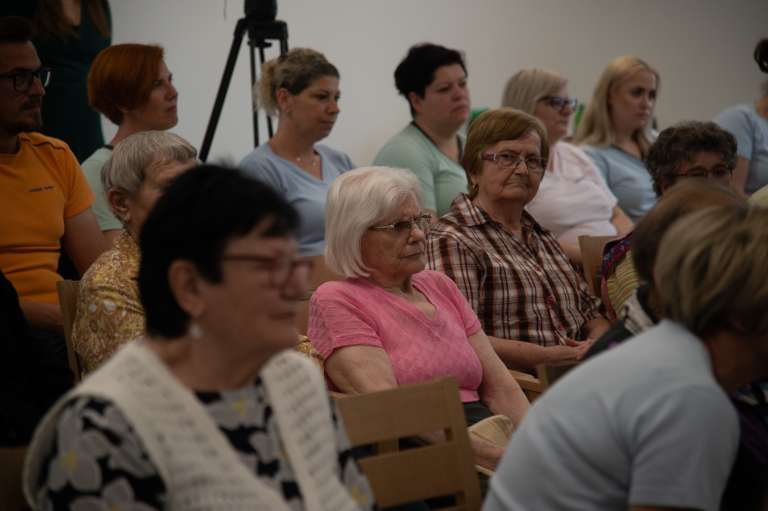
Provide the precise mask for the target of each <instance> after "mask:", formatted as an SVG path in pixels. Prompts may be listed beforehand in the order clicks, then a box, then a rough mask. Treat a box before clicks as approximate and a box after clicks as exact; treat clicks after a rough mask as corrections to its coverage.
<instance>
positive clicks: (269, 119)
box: [257, 46, 273, 145]
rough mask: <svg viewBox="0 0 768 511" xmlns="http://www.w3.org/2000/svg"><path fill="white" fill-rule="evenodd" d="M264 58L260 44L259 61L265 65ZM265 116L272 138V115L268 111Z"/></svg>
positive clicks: (268, 131)
mask: <svg viewBox="0 0 768 511" xmlns="http://www.w3.org/2000/svg"><path fill="white" fill-rule="evenodd" d="M264 60H265V59H264V47H263V46H259V62H260V63H261V64H262V65H263V64H264ZM264 117H266V118H267V133H268V134H269V138H272V134H273V132H272V117H271V116H270V115H269V113H267V112H266V111H265V112H264ZM257 145H258V144H257Z"/></svg>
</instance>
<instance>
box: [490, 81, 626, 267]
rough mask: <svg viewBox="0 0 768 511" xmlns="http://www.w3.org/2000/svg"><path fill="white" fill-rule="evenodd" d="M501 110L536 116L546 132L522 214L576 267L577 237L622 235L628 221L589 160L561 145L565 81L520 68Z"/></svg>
mask: <svg viewBox="0 0 768 511" xmlns="http://www.w3.org/2000/svg"><path fill="white" fill-rule="evenodd" d="M502 105H503V106H508V107H512V108H516V109H518V110H522V111H524V112H526V113H529V114H531V115H533V116H535V117H537V118H538V119H539V120H540V121H541V122H542V123H543V124H544V126H545V127H546V128H547V136H548V137H549V144H550V148H551V149H550V153H549V163H548V164H547V170H546V173H545V176H544V179H542V181H541V186H539V191H538V193H537V194H536V197H535V198H534V199H533V200H532V201H531V202H530V203H529V204H528V206H527V207H526V209H527V210H528V212H529V213H530V214H531V215H533V217H534V218H535V219H536V221H537V222H539V224H540V225H542V226H543V227H544V228H545V229H548V230H549V231H552V234H554V235H555V237H556V238H557V241H558V242H560V245H561V246H562V247H563V250H564V251H565V253H566V254H568V257H569V258H570V259H571V260H572V261H574V262H581V252H580V250H579V243H578V238H579V236H581V235H585V234H586V235H591V236H614V235H623V234H626V233H627V232H629V231H630V230H631V229H632V221H631V220H629V218H628V217H627V215H626V214H624V212H623V211H622V210H621V208H620V207H619V206H618V201H617V199H616V196H614V194H613V192H611V190H610V189H609V188H608V186H607V185H606V184H605V180H604V179H603V177H602V176H601V175H600V172H599V171H598V169H597V167H596V166H595V164H594V163H593V162H592V159H591V158H590V157H589V156H587V154H586V153H585V152H584V151H583V150H581V149H580V148H578V147H576V146H575V145H572V144H569V143H567V142H565V141H563V137H565V136H566V134H567V133H568V124H569V122H570V119H571V115H572V114H573V111H574V108H575V107H576V105H577V100H576V98H571V97H569V96H568V81H567V80H566V79H565V78H564V77H562V76H560V75H559V74H557V73H554V72H551V71H546V70H543V69H522V70H520V71H518V72H517V73H515V74H514V75H513V76H512V77H511V78H510V79H509V81H507V86H506V88H505V89H504V96H503V97H502Z"/></svg>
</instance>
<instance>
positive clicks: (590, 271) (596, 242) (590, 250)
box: [579, 235, 616, 296]
mask: <svg viewBox="0 0 768 511" xmlns="http://www.w3.org/2000/svg"><path fill="white" fill-rule="evenodd" d="M615 239H616V236H586V235H584V236H579V249H580V250H581V266H582V268H583V269H584V280H586V281H587V286H588V287H589V290H590V292H591V293H592V294H593V295H594V296H600V266H601V264H602V262H603V249H604V248H605V245H606V244H607V243H608V242H609V241H613V240H615Z"/></svg>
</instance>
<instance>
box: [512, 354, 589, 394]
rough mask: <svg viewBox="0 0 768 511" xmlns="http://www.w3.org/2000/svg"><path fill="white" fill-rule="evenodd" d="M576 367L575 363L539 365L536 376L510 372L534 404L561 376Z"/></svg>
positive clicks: (514, 371)
mask: <svg viewBox="0 0 768 511" xmlns="http://www.w3.org/2000/svg"><path fill="white" fill-rule="evenodd" d="M576 365H577V364H574V363H564V364H539V365H538V366H536V376H533V375H532V374H528V373H524V372H522V371H516V370H514V369H510V370H509V372H510V373H512V376H514V378H515V380H517V383H518V384H519V385H520V387H521V388H522V389H523V392H524V393H525V397H527V398H528V401H530V402H531V403H533V402H534V401H535V400H536V399H538V398H539V396H541V395H542V394H543V393H544V392H545V391H546V390H547V389H548V388H549V387H551V386H552V385H554V383H555V382H556V381H557V380H558V379H560V377H561V376H563V375H564V374H565V373H567V372H568V371H570V370H571V369H573V368H574V367H576Z"/></svg>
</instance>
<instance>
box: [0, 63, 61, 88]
mask: <svg viewBox="0 0 768 511" xmlns="http://www.w3.org/2000/svg"><path fill="white" fill-rule="evenodd" d="M0 78H7V79H8V80H11V81H12V82H13V90H15V91H16V92H27V91H28V90H29V89H30V87H32V80H34V79H35V78H37V79H38V80H40V83H41V84H42V86H43V87H48V84H49V83H51V68H49V67H41V68H38V69H35V70H34V71H28V70H23V71H16V72H13V73H6V74H4V75H0Z"/></svg>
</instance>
